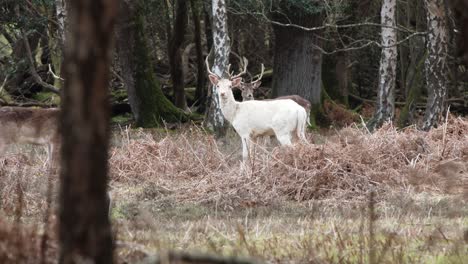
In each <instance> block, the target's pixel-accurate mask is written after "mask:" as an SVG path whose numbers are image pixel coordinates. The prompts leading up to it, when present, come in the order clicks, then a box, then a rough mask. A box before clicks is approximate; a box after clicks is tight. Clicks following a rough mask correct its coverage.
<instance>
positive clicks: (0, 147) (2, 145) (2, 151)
mask: <svg viewBox="0 0 468 264" xmlns="http://www.w3.org/2000/svg"><path fill="white" fill-rule="evenodd" d="M5 150H6V144H5V142H3V141H1V140H0V158H3V156H4V155H5Z"/></svg>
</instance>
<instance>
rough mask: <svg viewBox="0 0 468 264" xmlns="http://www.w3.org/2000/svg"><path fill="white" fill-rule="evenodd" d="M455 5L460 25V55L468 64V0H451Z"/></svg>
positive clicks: (455, 13)
mask: <svg viewBox="0 0 468 264" xmlns="http://www.w3.org/2000/svg"><path fill="white" fill-rule="evenodd" d="M450 2H451V5H452V7H453V11H454V15H455V19H456V20H457V22H458V23H457V24H458V25H459V26H460V33H459V34H458V36H459V38H458V56H459V57H460V58H462V59H463V60H464V62H465V65H467V66H468V13H467V12H466V10H468V0H450Z"/></svg>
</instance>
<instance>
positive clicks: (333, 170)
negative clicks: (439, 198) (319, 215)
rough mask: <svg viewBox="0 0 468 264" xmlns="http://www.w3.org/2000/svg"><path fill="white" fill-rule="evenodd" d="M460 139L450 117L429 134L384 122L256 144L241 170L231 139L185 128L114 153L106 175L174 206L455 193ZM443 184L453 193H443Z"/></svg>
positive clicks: (460, 170) (464, 145)
mask: <svg viewBox="0 0 468 264" xmlns="http://www.w3.org/2000/svg"><path fill="white" fill-rule="evenodd" d="M467 135H468V121H467V120H466V119H462V118H455V117H450V119H449V121H448V122H447V123H446V124H444V125H443V126H441V127H440V128H437V129H433V130H431V131H429V132H422V131H419V130H417V129H416V128H414V127H409V128H406V129H404V130H401V131H399V130H397V129H396V128H395V127H393V126H392V125H391V124H386V125H384V126H383V127H382V128H381V129H379V130H378V131H376V132H375V133H373V134H370V133H368V132H367V131H366V130H365V129H362V128H358V127H357V126H356V125H353V126H349V127H346V128H344V129H342V130H340V131H337V132H336V134H335V135H334V136H332V137H330V138H329V139H328V140H327V141H326V142H325V143H324V144H320V145H318V144H307V145H298V146H295V147H290V148H286V147H276V148H274V149H273V150H272V151H270V150H269V149H268V148H267V147H265V146H263V145H258V146H257V147H256V148H255V150H254V152H255V153H254V155H253V158H252V159H251V160H250V161H249V164H248V166H242V165H241V163H240V160H239V157H238V153H239V152H240V150H239V146H240V142H239V140H238V139H237V137H232V138H230V139H229V141H230V142H231V143H230V145H228V146H221V145H220V144H218V143H217V142H216V141H215V140H214V138H213V137H212V136H211V135H208V134H206V133H204V132H203V131H202V130H200V129H196V128H192V129H190V130H188V131H185V132H183V133H181V134H178V135H169V134H166V135H165V136H163V137H162V139H161V140H156V139H155V136H152V135H150V134H147V135H146V136H144V137H141V136H140V137H139V138H138V139H129V140H128V141H127V142H126V143H125V144H123V145H122V146H119V147H115V148H113V150H112V155H111V172H112V173H111V175H112V179H113V180H114V182H116V183H118V182H122V181H123V182H125V181H131V182H134V183H135V184H137V185H138V186H140V187H141V188H142V189H143V190H144V189H145V187H144V186H149V185H148V184H151V186H152V187H151V188H154V187H155V186H157V187H158V188H160V189H162V190H165V191H166V194H169V196H170V197H172V198H173V199H175V201H179V202H184V201H191V202H199V203H214V204H216V205H221V206H225V207H228V208H231V207H236V206H252V205H256V204H261V205H267V204H271V203H274V202H275V201H281V200H296V201H304V200H310V199H329V198H333V199H337V198H339V199H342V198H344V199H365V197H367V194H368V192H369V190H375V191H377V192H378V193H380V194H381V195H379V196H378V197H383V196H382V195H383V194H384V193H386V192H387V191H394V190H402V191H405V190H408V189H411V188H412V189H414V190H416V191H423V190H424V191H429V192H435V193H444V192H445V191H446V190H448V189H450V193H453V194H460V193H461V192H462V191H463V187H462V186H463V184H466V181H467V173H466V164H467V162H468V159H467V153H468V138H467V137H468V136H467ZM447 162H451V163H447ZM452 163H453V164H455V165H453V164H452ZM442 164H448V165H445V167H444V166H442ZM450 164H452V165H450ZM441 166H442V167H441ZM447 166H449V167H450V166H454V167H453V168H449V169H447V168H446V167H447ZM447 173H450V175H449V176H447ZM448 178H453V180H451V181H448V180H447V179H448ZM455 183H456V184H455ZM450 184H451V185H452V187H454V188H446V187H447V185H450ZM460 184H461V185H460ZM444 186H445V187H444Z"/></svg>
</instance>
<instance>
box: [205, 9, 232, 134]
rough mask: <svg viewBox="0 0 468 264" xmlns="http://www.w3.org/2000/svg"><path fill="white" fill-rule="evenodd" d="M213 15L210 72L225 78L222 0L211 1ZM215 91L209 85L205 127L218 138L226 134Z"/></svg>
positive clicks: (226, 53) (227, 42)
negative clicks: (211, 64) (208, 105)
mask: <svg viewBox="0 0 468 264" xmlns="http://www.w3.org/2000/svg"><path fill="white" fill-rule="evenodd" d="M212 13H213V48H214V63H213V66H212V69H211V71H212V72H213V73H215V74H217V75H218V76H226V70H227V65H228V63H229V53H230V39H229V35H228V28H227V12H226V3H225V1H224V0H212ZM217 92H218V91H217V90H216V89H215V87H214V86H213V85H211V103H210V107H209V109H208V112H207V118H206V122H207V126H208V127H211V128H212V129H213V130H214V131H215V133H216V135H217V136H218V137H220V136H224V135H225V133H226V128H227V124H226V123H227V122H226V121H225V120H224V116H223V114H222V112H221V107H220V104H219V101H218V96H217Z"/></svg>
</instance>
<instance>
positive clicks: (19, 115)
mask: <svg viewBox="0 0 468 264" xmlns="http://www.w3.org/2000/svg"><path fill="white" fill-rule="evenodd" d="M58 117H59V110H58V109H57V108H53V109H39V108H25V107H1V108H0V157H1V156H2V155H3V154H4V153H5V148H6V146H7V145H10V144H34V145H43V146H46V147H47V148H46V151H47V161H46V162H48V163H49V165H51V164H52V162H53V160H54V156H55V154H56V151H57V145H58V142H59V135H58V131H57V120H58Z"/></svg>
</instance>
